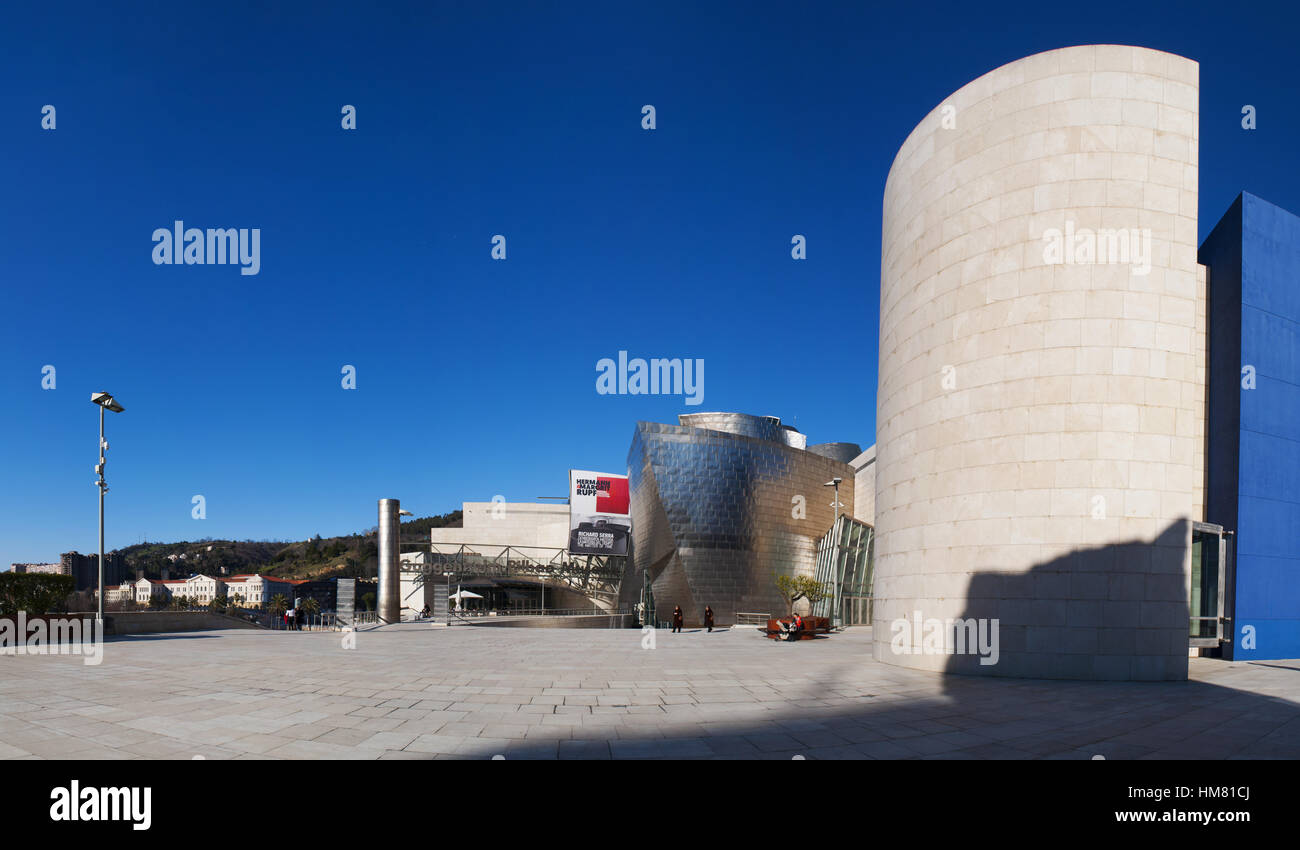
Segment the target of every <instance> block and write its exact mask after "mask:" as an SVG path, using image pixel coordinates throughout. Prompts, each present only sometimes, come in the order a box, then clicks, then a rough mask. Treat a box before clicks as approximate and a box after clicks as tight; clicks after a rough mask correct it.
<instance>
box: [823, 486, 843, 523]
mask: <svg viewBox="0 0 1300 850" xmlns="http://www.w3.org/2000/svg"><path fill="white" fill-rule="evenodd" d="M843 480H844V479H843V478H832V479H831V480H830V481H827V482H826V483H825V484H823V485H822V486H823V487H834V488H835V501H833V502H831V507H832V508H834V509H835V524H836V525H838V524H839V522H840V508H842V507H844V504H843V503H842V502H840V482H841V481H843Z"/></svg>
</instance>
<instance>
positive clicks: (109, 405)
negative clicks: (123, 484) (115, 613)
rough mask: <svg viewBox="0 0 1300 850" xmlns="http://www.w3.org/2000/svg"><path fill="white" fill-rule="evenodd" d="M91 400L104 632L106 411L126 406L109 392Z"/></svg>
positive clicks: (98, 615) (100, 623)
mask: <svg viewBox="0 0 1300 850" xmlns="http://www.w3.org/2000/svg"><path fill="white" fill-rule="evenodd" d="M90 400H91V401H92V402H94V403H95V404H97V405H99V463H97V464H95V474H96V475H98V476H99V480H98V481H96V482H95V484H96V486H98V487H99V600H98V604H97V606H96V609H95V619H96V621H97V622H96V627H97V628H98V629H100V634H103V628H104V494H105V493H107V492H108V483H107V482H106V481H105V480H104V452H106V451H108V441H107V440H105V439H104V411H105V410H111V411H113V412H114V413H121V412H122V411H123V410H124V409H125V408H123V407H122V405H120V404H118V403H117V399H115V398H113V397H112V396H111V395H109V394H108V393H91V394H90Z"/></svg>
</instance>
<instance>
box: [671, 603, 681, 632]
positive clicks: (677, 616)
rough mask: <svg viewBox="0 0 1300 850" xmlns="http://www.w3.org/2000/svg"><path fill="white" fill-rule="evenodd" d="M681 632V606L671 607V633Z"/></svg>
mask: <svg viewBox="0 0 1300 850" xmlns="http://www.w3.org/2000/svg"><path fill="white" fill-rule="evenodd" d="M681 630H682V606H680V605H676V606H674V607H673V631H674V632H677V633H679V634H680V633H681Z"/></svg>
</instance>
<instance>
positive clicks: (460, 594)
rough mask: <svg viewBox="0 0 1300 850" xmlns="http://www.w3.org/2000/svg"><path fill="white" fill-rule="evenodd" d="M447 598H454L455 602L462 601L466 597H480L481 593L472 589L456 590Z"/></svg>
mask: <svg viewBox="0 0 1300 850" xmlns="http://www.w3.org/2000/svg"><path fill="white" fill-rule="evenodd" d="M447 598H448V599H455V600H456V601H457V602H462V601H464V600H466V599H482V598H483V596H482V594H478V593H475V592H474V591H472V590H458V591H456V592H455V593H453V594H452V595H451V596H448V597H447Z"/></svg>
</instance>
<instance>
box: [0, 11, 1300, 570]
mask: <svg viewBox="0 0 1300 850" xmlns="http://www.w3.org/2000/svg"><path fill="white" fill-rule="evenodd" d="M119 5H122V6H125V7H126V8H127V9H129V10H130V11H122V10H121V9H118V8H116V7H117V6H119ZM561 6H563V7H564V10H563V11H559V10H558V9H559V7H561ZM1277 6H1278V9H1277V10H1276V11H1272V12H1265V11H1262V10H1263V9H1265V8H1266V7H1265V6H1263V5H1260V4H1248V3H1237V4H1224V3H1217V4H1213V5H1210V4H1203V5H1202V4H1192V3H1168V4H1150V3H1133V2H1123V3H1113V4H1107V3H1090V4H1087V5H1086V6H1084V7H1081V6H1079V5H1077V4H1050V3H1049V4H1044V3H1030V4H997V3H957V4H952V5H951V6H949V7H947V8H946V10H943V9H942V8H941V9H940V10H936V7H935V6H934V4H930V3H924V4H908V3H897V4H888V5H877V4H865V3H861V4H831V3H812V4H793V5H791V4H788V3H767V4H763V3H735V4H719V3H708V2H690V3H681V4H675V3H664V2H654V3H645V4H640V3H599V4H596V3H593V4H583V5H575V4H555V3H534V4H527V5H516V4H512V3H502V4H497V3H494V4H473V3H455V4H452V3H440V4H436V5H432V4H427V5H426V4H413V5H412V6H410V7H407V8H388V9H385V10H379V9H376V8H374V7H373V6H372V4H361V3H356V4H347V5H337V4H319V3H311V4H305V3H304V4H301V5H299V6H296V7H295V6H293V5H292V4H262V3H244V2H223V3H203V4H195V3H157V4H105V3H83V4H73V5H68V4H60V3H44V4H39V6H38V4H31V3H29V4H26V9H23V10H18V9H14V8H6V10H5V12H4V13H3V20H2V21H0V80H3V85H0V175H3V184H2V185H3V199H2V200H0V225H2V226H3V237H2V238H0V286H2V290H3V302H2V307H0V364H2V368H0V390H3V399H4V402H5V403H4V405H3V416H0V485H2V486H0V568H7V566H8V563H9V562H10V561H45V560H52V559H55V558H56V557H57V555H58V554H59V553H60V552H62V551H66V550H68V549H73V548H75V549H79V550H81V551H83V552H87V551H92V550H93V549H94V548H95V545H96V542H95V541H96V524H95V522H96V521H95V516H96V497H95V492H96V491H95V487H94V485H93V480H94V474H93V471H92V466H93V464H94V461H95V435H96V410H95V408H94V407H93V406H92V405H91V404H90V402H89V397H90V393H91V392H92V391H96V390H101V389H103V390H108V391H110V392H113V393H114V394H116V395H117V396H118V397H119V398H120V399H121V401H122V403H123V404H124V405H125V406H126V408H127V410H126V412H125V413H123V414H119V415H115V416H113V415H110V417H111V418H110V421H109V441H110V443H111V450H110V452H109V465H108V474H109V483H110V486H111V488H112V491H111V493H110V494H109V497H108V498H109V513H108V528H109V532H108V546H109V548H114V547H119V546H124V545H128V544H131V543H135V542H139V541H140V540H141V538H142V537H144V538H147V539H149V540H155V541H156V540H181V539H198V538H201V537H234V538H252V539H261V538H275V539H300V538H304V537H307V536H309V535H312V534H315V533H320V534H322V535H326V536H328V535H330V534H338V533H346V532H352V531H355V530H359V529H363V528H366V527H368V526H372V525H374V524H375V521H376V519H375V511H376V508H375V501H376V499H378V498H381V497H395V498H400V499H402V501H403V505H404V507H407V508H409V509H410V510H412V511H414V512H415V513H416V514H417V515H423V514H430V513H441V512H444V511H449V510H454V509H456V508H457V507H459V505H460V502H461V501H462V500H488V499H491V498H492V497H493V496H494V495H496V494H501V495H503V496H505V497H506V498H507V499H509V500H528V499H531V498H533V497H535V496H539V495H559V494H563V493H564V492H565V487H566V470H567V469H569V468H570V467H578V468H584V469H597V470H606V471H615V472H621V471H623V470H625V469H626V457H627V448H628V444H629V442H630V439H631V435H632V429H633V423H634V422H635V421H637V420H638V419H646V420H656V421H665V422H673V421H675V417H676V415H677V414H678V413H680V412H683V411H686V410H687V408H686V407H684V406H683V404H682V402H681V399H680V398H675V397H671V396H661V397H654V396H600V395H597V394H596V392H595V376H596V373H595V364H596V361H597V360H598V359H600V358H602V357H607V356H608V357H613V356H616V355H617V352H618V351H619V350H620V349H624V350H627V351H629V352H631V354H632V356H638V355H639V356H645V357H650V356H657V357H669V356H676V357H691V358H703V359H704V360H705V362H706V369H705V394H704V403H703V405H701V406H700V407H697V408H690V410H696V411H702V410H739V411H745V412H751V413H759V414H769V413H770V414H775V415H779V416H781V417H783V418H784V419H785V420H786V421H794V422H795V423H796V425H797V427H798V428H799V429H800V430H802V431H804V432H806V433H807V434H808V435H809V438H810V441H811V442H823V441H829V440H847V441H854V442H858V443H861V444H862V445H864V446H866V445H868V444H870V443H871V442H873V434H874V431H875V421H874V420H875V416H874V412H875V389H876V364H875V357H876V348H877V323H878V303H877V299H878V293H879V288H878V286H879V281H878V279H879V250H880V205H881V192H882V190H883V186H884V181H885V176H886V174H887V172H888V169H889V165H890V163H891V161H892V159H893V156H894V153H895V152H896V150H897V148H898V146H899V144H900V143H901V142H902V141H903V139H904V138H905V137H906V136H907V134H908V132H909V131H910V130H911V128H912V127H913V126H914V125H915V124H916V123H917V122H918V121H919V120H920V119H921V118H923V117H924V116H925V115H926V113H927V112H929V111H930V110H931V109H932V108H933V107H934V106H935V105H937V104H938V103H940V102H941V101H942V99H943V98H944V97H945V96H946V95H947V94H949V93H950V92H952V91H953V90H955V89H957V88H959V87H960V86H962V85H963V84H965V83H966V82H968V81H970V80H972V79H974V78H975V77H977V76H979V75H981V74H983V73H985V72H986V71H989V70H991V69H993V68H995V67H997V66H999V65H1002V64H1004V63H1006V62H1009V61H1012V60H1014V59H1017V58H1020V57H1022V56H1026V55H1029V54H1031V53H1035V52H1038V51H1042V50H1047V49H1051V48H1055V47H1062V46H1066V45H1071V44H1080V43H1094V42H1117V43H1129V44H1138V45H1144V46H1149V47H1154V48H1159V49H1163V50H1169V51H1172V52H1176V53H1181V54H1184V55H1187V56H1190V57H1192V58H1194V59H1197V60H1199V61H1200V62H1201V85H1202V89H1201V122H1202V123H1201V139H1202V142H1201V151H1200V155H1201V233H1202V236H1204V235H1205V234H1206V233H1208V232H1209V229H1210V228H1211V227H1212V226H1213V224H1214V223H1215V222H1216V221H1217V220H1218V217H1219V216H1220V214H1221V213H1222V212H1223V211H1224V210H1225V209H1226V208H1227V207H1228V205H1229V204H1230V203H1231V201H1232V199H1233V198H1234V197H1235V196H1236V195H1237V193H1238V192H1240V191H1241V190H1243V189H1245V190H1250V191H1252V192H1254V193H1256V194H1258V195H1260V196H1261V197H1263V198H1265V199H1267V200H1269V201H1272V202H1273V203H1276V204H1279V205H1281V206H1283V207H1286V208H1288V209H1291V210H1293V211H1300V168H1298V167H1297V162H1296V157H1295V152H1296V149H1297V148H1296V140H1297V139H1298V138H1300V110H1298V109H1297V103H1296V99H1297V92H1300V73H1298V72H1297V70H1296V67H1295V64H1294V62H1295V55H1296V54H1295V44H1294V35H1295V32H1296V23H1297V20H1296V15H1295V13H1294V12H1292V11H1286V10H1285V9H1286V7H1285V6H1283V5H1282V4H1277ZM1247 103H1249V104H1252V105H1254V106H1256V107H1257V109H1258V111H1259V112H1258V114H1259V118H1258V120H1259V129H1258V130H1257V131H1255V132H1253V133H1251V132H1245V131H1243V130H1241V128H1240V111H1241V107H1242V105H1243V104H1247ZM44 104H53V105H55V106H56V108H57V110H58V113H57V120H58V125H57V129H56V130H55V131H53V132H48V131H43V130H42V129H41V128H40V117H41V116H40V110H41V107H42V106H43V105H44ZM343 104H354V105H355V106H356V107H357V109H358V129H357V130H356V131H355V132H345V131H343V130H342V129H341V128H340V126H339V121H340V114H339V111H340V108H341V107H342V105H343ZM644 104H653V105H654V106H655V107H656V109H657V123H658V127H657V129H656V130H655V131H653V132H648V131H644V130H642V129H641V107H642V106H643V105H644ZM178 218H179V219H183V220H184V221H185V222H186V223H187V225H191V226H197V227H205V228H206V227H259V228H261V231H262V244H261V264H262V268H261V273H260V274H259V275H257V276H255V277H254V276H241V275H240V274H239V272H238V269H237V268H236V267H232V266H183V265H181V266H155V265H154V264H153V263H152V261H151V250H152V248H153V243H152V242H151V234H152V232H153V230H154V229H155V228H158V227H169V226H170V225H171V223H172V222H173V221H174V220H175V219H178ZM498 233H500V234H504V235H506V237H507V239H508V259H507V260H506V261H504V262H495V261H493V260H492V259H491V258H490V256H489V254H490V248H491V245H490V239H491V237H492V235H493V234H498ZM796 233H798V234H804V235H805V236H806V237H807V239H808V259H807V260H806V261H804V262H795V261H793V260H792V259H791V258H790V238H791V236H792V235H793V234H796ZM46 364H50V365H53V366H55V367H56V368H57V370H58V371H57V389H55V390H52V391H51V390H42V389H41V368H42V366H44V365H46ZM344 364H353V365H355V366H356V367H357V370H358V389H357V390H355V391H345V390H343V389H342V388H341V386H340V378H341V376H340V369H341V368H342V366H343V365H344ZM196 494H201V495H203V496H204V497H205V498H206V501H207V519H205V520H202V521H198V520H194V519H192V518H191V497H192V496H194V495H196Z"/></svg>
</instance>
